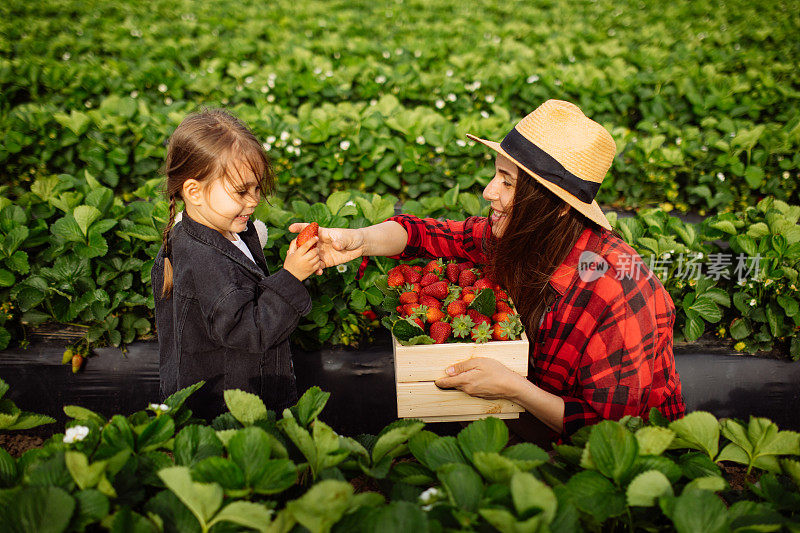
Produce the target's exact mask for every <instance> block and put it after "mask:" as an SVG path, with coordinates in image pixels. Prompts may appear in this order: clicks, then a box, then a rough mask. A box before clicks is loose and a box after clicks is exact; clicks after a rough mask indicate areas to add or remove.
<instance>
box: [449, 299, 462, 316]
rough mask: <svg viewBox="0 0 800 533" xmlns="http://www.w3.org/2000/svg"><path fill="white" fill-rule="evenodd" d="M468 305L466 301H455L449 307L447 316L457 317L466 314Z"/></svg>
mask: <svg viewBox="0 0 800 533" xmlns="http://www.w3.org/2000/svg"><path fill="white" fill-rule="evenodd" d="M466 312H467V303H466V302H465V301H464V300H455V301H453V302H450V303H449V304H448V305H447V314H448V315H450V316H452V317H456V316H461V315H464V314H466Z"/></svg>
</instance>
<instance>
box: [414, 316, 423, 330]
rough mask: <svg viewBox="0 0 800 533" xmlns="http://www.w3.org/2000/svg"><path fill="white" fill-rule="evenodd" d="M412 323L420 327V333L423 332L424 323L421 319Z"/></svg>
mask: <svg viewBox="0 0 800 533" xmlns="http://www.w3.org/2000/svg"><path fill="white" fill-rule="evenodd" d="M414 322H416V324H417V325H418V326H419V327H420V329H421V330H422V331H425V323H424V322H423V321H422V319H421V318H415V319H414Z"/></svg>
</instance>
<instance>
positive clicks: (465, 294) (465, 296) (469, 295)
mask: <svg viewBox="0 0 800 533" xmlns="http://www.w3.org/2000/svg"><path fill="white" fill-rule="evenodd" d="M461 299H462V300H464V302H466V303H467V304H470V303H472V300H474V299H475V288H474V287H464V289H463V290H462V291H461Z"/></svg>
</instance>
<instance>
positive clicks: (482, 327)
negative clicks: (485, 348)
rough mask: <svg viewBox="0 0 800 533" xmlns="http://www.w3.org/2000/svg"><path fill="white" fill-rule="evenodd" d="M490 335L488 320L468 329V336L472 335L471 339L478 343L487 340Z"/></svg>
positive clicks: (490, 329)
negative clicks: (470, 329)
mask: <svg viewBox="0 0 800 533" xmlns="http://www.w3.org/2000/svg"><path fill="white" fill-rule="evenodd" d="M491 336H492V328H491V326H490V325H489V323H488V322H483V323H480V324H478V325H477V326H475V327H474V328H472V331H470V337H472V340H473V341H475V342H478V343H483V342H489V338H490V337H491Z"/></svg>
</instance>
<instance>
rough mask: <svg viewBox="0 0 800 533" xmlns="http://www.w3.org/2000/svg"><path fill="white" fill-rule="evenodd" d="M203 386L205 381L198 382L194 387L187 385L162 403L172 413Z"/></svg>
mask: <svg viewBox="0 0 800 533" xmlns="http://www.w3.org/2000/svg"><path fill="white" fill-rule="evenodd" d="M204 384H205V381H199V382H197V383H195V384H194V385H189V386H188V387H186V388H183V389H181V390H179V391H177V392H174V393H172V394H171V395H170V396H169V397H168V398H167V399H166V400H164V403H165V404H166V405H168V406H169V408H170V411H171V412H173V413H174V412H176V411H177V410H178V409H180V408H181V407H182V406H183V404H184V402H185V401H186V400H187V399H189V396H191V395H192V394H194V392H196V391H197V389H199V388H200V387H202V386H203V385H204Z"/></svg>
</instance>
